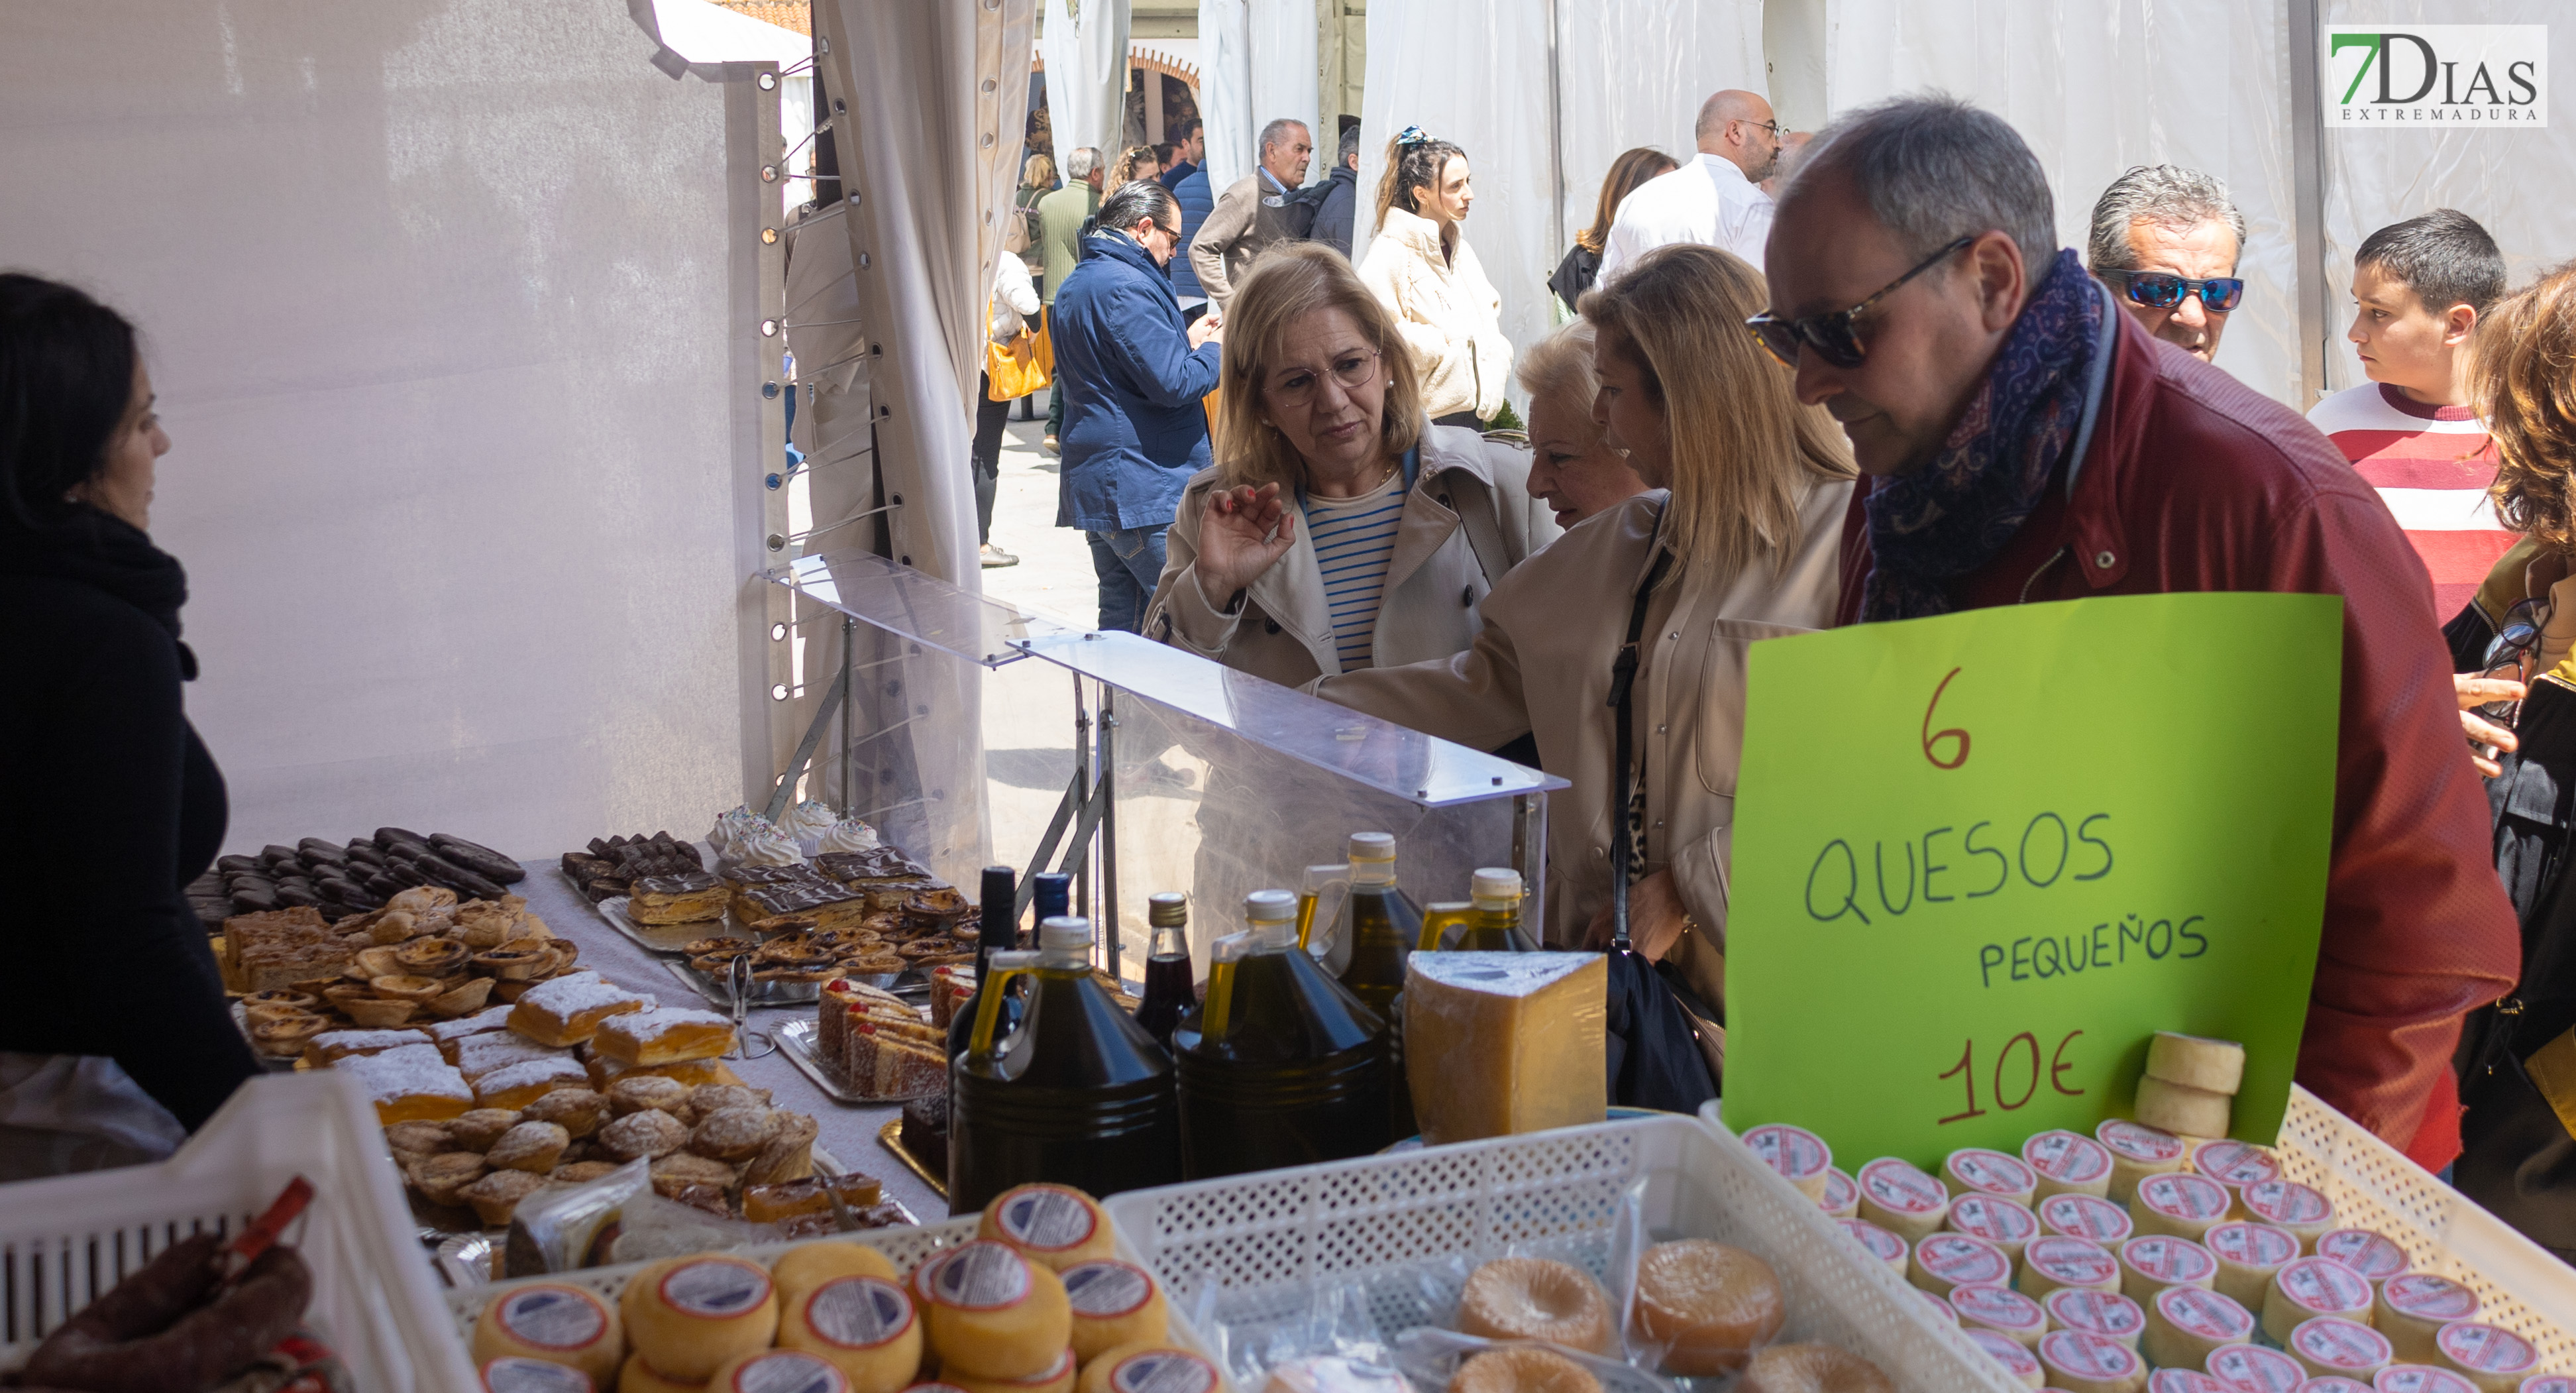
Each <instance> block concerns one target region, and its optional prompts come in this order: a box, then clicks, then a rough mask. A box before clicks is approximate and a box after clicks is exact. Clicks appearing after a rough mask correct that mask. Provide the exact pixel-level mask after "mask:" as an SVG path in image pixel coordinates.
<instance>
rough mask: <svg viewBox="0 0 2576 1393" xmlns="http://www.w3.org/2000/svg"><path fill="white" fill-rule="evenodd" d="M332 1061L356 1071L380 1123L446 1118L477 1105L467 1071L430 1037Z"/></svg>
mask: <svg viewBox="0 0 2576 1393" xmlns="http://www.w3.org/2000/svg"><path fill="white" fill-rule="evenodd" d="M331 1067H333V1068H335V1069H339V1070H342V1071H344V1072H347V1073H350V1074H354V1075H356V1076H357V1079H358V1082H359V1085H360V1086H361V1087H363V1088H365V1089H366V1090H367V1096H368V1098H369V1099H371V1100H372V1101H373V1102H374V1103H375V1105H376V1121H377V1122H378V1123H379V1124H382V1125H386V1126H390V1125H392V1124H394V1123H396V1122H444V1121H446V1120H447V1119H449V1118H451V1117H456V1116H459V1115H461V1114H463V1113H464V1112H465V1111H466V1110H467V1109H469V1108H472V1107H473V1106H474V1090H473V1089H472V1088H471V1087H469V1086H468V1085H467V1084H466V1082H465V1076H464V1075H463V1074H460V1073H458V1072H456V1066H455V1065H453V1064H450V1063H448V1062H447V1061H446V1060H445V1059H443V1058H441V1057H440V1056H439V1053H438V1047H437V1046H435V1045H431V1044H428V1043H426V1042H424V1043H421V1044H417V1045H404V1046H401V1047H399V1048H396V1049H390V1050H387V1051H385V1052H384V1053H382V1054H358V1055H351V1056H349V1057H348V1058H346V1059H343V1060H341V1061H340V1062H339V1063H337V1064H335V1065H333V1066H331Z"/></svg>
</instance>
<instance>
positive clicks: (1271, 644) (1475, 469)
mask: <svg viewBox="0 0 2576 1393" xmlns="http://www.w3.org/2000/svg"><path fill="white" fill-rule="evenodd" d="M1529 461H1530V457H1529V452H1528V451H1527V450H1524V449H1522V448H1520V447H1519V446H1516V445H1509V444H1505V443H1504V442H1502V441H1499V440H1487V439H1485V438H1484V437H1483V436H1481V435H1478V434H1477V433H1476V432H1474V431H1471V430H1467V429H1464V428H1462V427H1458V426H1430V427H1426V428H1425V429H1424V431H1423V435H1422V467H1421V472H1420V474H1419V475H1418V476H1417V477H1416V478H1415V480H1414V484H1413V487H1412V489H1411V490H1409V491H1408V492H1407V493H1406V495H1405V499H1404V513H1403V516H1402V520H1401V521H1400V522H1398V524H1397V526H1396V534H1395V555H1394V556H1393V557H1391V558H1390V559H1389V560H1388V562H1387V572H1386V598H1385V600H1384V601H1383V602H1382V603H1381V604H1380V606H1379V608H1378V612H1377V633H1376V638H1375V642H1374V645H1373V647H1372V649H1371V651H1372V654H1373V658H1374V661H1375V662H1376V663H1378V664H1379V665H1381V666H1392V665H1394V664H1398V663H1413V662H1420V661H1423V660H1425V659H1439V658H1446V657H1448V656H1450V655H1451V654H1453V653H1457V652H1459V651H1460V650H1462V649H1464V648H1465V647H1466V646H1467V645H1468V644H1470V643H1473V642H1475V639H1476V631H1477V628H1478V627H1479V623H1480V621H1479V619H1478V614H1477V604H1478V602H1479V601H1481V600H1483V599H1484V598H1485V595H1486V592H1488V591H1490V590H1492V589H1493V588H1494V583H1495V582H1496V581H1498V580H1500V579H1501V578H1502V575H1503V573H1504V572H1505V571H1508V570H1510V569H1511V568H1512V567H1514V566H1516V565H1519V564H1520V562H1521V559H1522V558H1523V557H1526V556H1528V555H1529V554H1530V553H1531V552H1534V551H1536V550H1538V549H1539V548H1540V547H1543V546H1545V545H1547V544H1548V542H1549V541H1550V540H1551V539H1553V538H1554V537H1555V536H1556V535H1557V526H1556V522H1555V520H1554V518H1553V516H1552V515H1551V514H1550V512H1549V510H1548V509H1547V508H1546V507H1544V506H1543V505H1541V504H1538V503H1534V502H1532V501H1531V499H1530V496H1529ZM1217 479H1218V471H1216V470H1214V469H1208V470H1202V471H1200V473H1199V474H1198V475H1197V476H1196V477H1195V478H1192V479H1191V480H1190V483H1189V488H1188V489H1187V490H1186V491H1185V492H1183V493H1182V495H1181V504H1180V513H1179V515H1178V516H1177V517H1175V518H1173V519H1172V530H1171V532H1170V533H1169V534H1168V535H1167V536H1166V538H1165V540H1164V560H1163V575H1162V579H1161V580H1160V581H1159V582H1158V583H1157V584H1156V585H1155V586H1154V598H1153V599H1152V600H1151V601H1149V602H1148V603H1147V605H1146V607H1145V637H1147V638H1150V639H1156V640H1159V641H1161V642H1164V643H1168V644H1170V645H1172V646H1173V647H1175V648H1183V649H1187V650H1188V651H1190V652H1192V653H1196V654H1198V655H1199V656H1201V657H1204V658H1212V659H1215V660H1216V661H1217V662H1220V663H1223V664H1225V665H1226V666H1227V667H1230V668H1233V669H1235V670H1236V671H1238V672H1248V673H1251V674H1253V675H1254V676H1256V677H1265V678H1268V679H1269V680H1271V681H1273V682H1276V683H1278V684H1279V685H1281V686H1283V687H1295V686H1300V685H1302V684H1304V683H1307V682H1311V681H1313V680H1315V679H1316V678H1318V677H1324V676H1330V675H1332V674H1334V673H1338V672H1340V671H1341V670H1342V665H1341V660H1340V658H1339V657H1338V656H1337V655H1336V653H1335V651H1334V644H1333V616H1332V611H1331V609H1330V608H1329V607H1328V606H1327V605H1326V604H1325V602H1324V575H1323V571H1322V569H1321V568H1320V567H1319V566H1318V565H1317V564H1316V562H1315V545H1314V542H1313V541H1312V540H1311V539H1310V538H1308V536H1307V535H1306V528H1305V526H1304V525H1303V524H1302V523H1300V525H1299V526H1298V528H1297V539H1296V542H1295V544H1294V545H1292V546H1291V547H1290V548H1289V550H1288V551H1287V552H1286V554H1284V555H1282V556H1281V557H1280V558H1279V559H1278V560H1277V561H1275V562H1272V563H1271V566H1270V569H1269V570H1267V571H1264V572H1262V573H1261V577H1260V579H1258V580H1255V581H1254V582H1253V583H1252V585H1251V586H1250V587H1249V588H1248V589H1246V590H1245V592H1244V595H1243V599H1242V602H1241V604H1240V605H1239V606H1238V607H1235V608H1233V609H1231V610H1229V609H1228V608H1226V606H1228V605H1229V604H1230V603H1231V602H1232V597H1229V596H1224V595H1208V594H1204V593H1202V592H1201V591H1200V589H1199V583H1198V575H1197V573H1196V571H1195V570H1194V569H1193V567H1194V566H1195V565H1196V564H1197V562H1198V555H1199V548H1198V539H1199V524H1200V522H1201V521H1202V520H1204V519H1205V517H1206V515H1207V499H1208V494H1209V492H1210V491H1211V490H1213V489H1215V488H1216V487H1217V486H1218V483H1217ZM1408 724H1414V723H1411V722H1408ZM1421 728H1422V729H1430V727H1421ZM1442 733H1444V734H1445V732H1442ZM1504 738H1505V739H1509V738H1510V737H1508V736H1506V737H1504ZM1492 743H1493V744H1494V745H1499V744H1502V743H1503V741H1501V740H1497V741H1494V742H1492ZM1483 748H1491V746H1490V745H1489V746H1485V747H1483Z"/></svg>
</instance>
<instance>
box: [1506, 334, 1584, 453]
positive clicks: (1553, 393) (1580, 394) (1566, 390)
mask: <svg viewBox="0 0 2576 1393" xmlns="http://www.w3.org/2000/svg"><path fill="white" fill-rule="evenodd" d="M1594 337H1595V335H1594V330H1593V328H1592V321H1591V320H1589V319H1578V320H1576V321H1574V322H1573V323H1571V324H1568V325H1566V326H1565V327H1563V328H1561V329H1559V330H1557V331H1556V332H1555V333H1553V334H1550V335H1548V336H1547V337H1546V338H1543V339H1540V340H1539V341H1538V342H1537V343H1535V344H1532V345H1531V346H1530V350H1529V352H1527V353H1524V354H1522V355H1521V365H1520V366H1519V367H1518V368H1517V369H1515V370H1514V375H1515V376H1517V377H1518V378H1519V379H1520V383H1521V390H1522V391H1524V392H1527V393H1529V394H1530V400H1531V401H1533V402H1535V401H1537V400H1538V399H1539V398H1541V397H1548V398H1556V397H1563V398H1565V399H1566V400H1567V401H1568V402H1569V403H1570V404H1571V405H1573V406H1574V407H1575V408H1576V409H1577V410H1578V411H1580V412H1581V413H1582V419H1583V420H1584V421H1586V422H1589V421H1591V419H1592V399H1593V398H1594V397H1596V396H1599V395H1600V394H1601V375H1600V374H1599V373H1596V372H1594V371H1593V370H1592V345H1593V342H1594ZM1595 433H1596V434H1597V433H1598V432H1597V431H1596V432H1595Z"/></svg>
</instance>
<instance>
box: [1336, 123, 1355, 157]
mask: <svg viewBox="0 0 2576 1393" xmlns="http://www.w3.org/2000/svg"><path fill="white" fill-rule="evenodd" d="M1359 152H1360V123H1359V122H1357V121H1353V122H1352V123H1350V124H1349V125H1347V126H1344V127H1342V143H1341V147H1340V148H1339V149H1337V150H1335V151H1334V152H1333V159H1334V161H1335V162H1336V163H1338V162H1340V161H1342V160H1347V159H1349V158H1350V157H1351V156H1353V155H1356V154H1358V153H1359Z"/></svg>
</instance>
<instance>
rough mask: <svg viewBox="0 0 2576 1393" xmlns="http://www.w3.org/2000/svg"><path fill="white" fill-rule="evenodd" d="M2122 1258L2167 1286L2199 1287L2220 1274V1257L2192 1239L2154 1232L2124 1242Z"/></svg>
mask: <svg viewBox="0 0 2576 1393" xmlns="http://www.w3.org/2000/svg"><path fill="white" fill-rule="evenodd" d="M2120 1261H2122V1262H2125V1263H2127V1264H2128V1265H2129V1268H2130V1270H2131V1271H2133V1272H2136V1273H2137V1274H2138V1275H2139V1276H2141V1277H2145V1278H2147V1279H2148V1280H2150V1281H2155V1282H2162V1283H2164V1284H2165V1285H2167V1286H2198V1285H2200V1284H2201V1283H2203V1282H2206V1281H2210V1280H2212V1279H2213V1278H2215V1277H2217V1276H2218V1259H2217V1258H2215V1257H2212V1256H2210V1252H2209V1250H2208V1249H2207V1248H2204V1247H2202V1246H2200V1245H2199V1244H2197V1243H2194V1242H2192V1241H2191V1240H2190V1239H2188V1238H2168V1237H2166V1236H2164V1235H2162V1234H2150V1235H2148V1236H2147V1237H2145V1238H2132V1239H2130V1240H2129V1241H2128V1242H2126V1243H2123V1244H2121V1245H2120Z"/></svg>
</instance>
